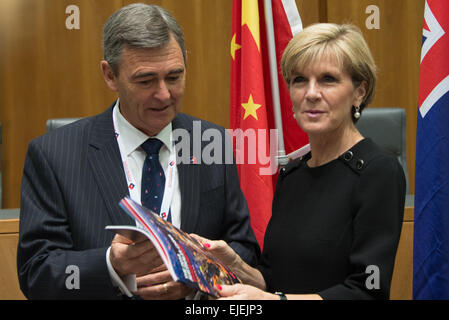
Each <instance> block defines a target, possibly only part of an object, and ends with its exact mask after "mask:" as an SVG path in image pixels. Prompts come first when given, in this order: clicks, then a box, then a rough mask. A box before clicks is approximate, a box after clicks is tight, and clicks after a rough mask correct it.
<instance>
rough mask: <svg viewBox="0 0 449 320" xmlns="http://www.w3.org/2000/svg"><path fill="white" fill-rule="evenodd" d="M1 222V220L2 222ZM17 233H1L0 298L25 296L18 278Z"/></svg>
mask: <svg viewBox="0 0 449 320" xmlns="http://www.w3.org/2000/svg"><path fill="white" fill-rule="evenodd" d="M0 223H1V222H0ZM18 239H19V236H18V234H17V233H11V234H0V257H2V263H0V283H1V285H0V300H23V299H25V296H24V295H23V293H22V291H20V288H19V281H18V279H17V265H16V252H17V242H18Z"/></svg>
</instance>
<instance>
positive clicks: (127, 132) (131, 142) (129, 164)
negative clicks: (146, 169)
mask: <svg viewBox="0 0 449 320" xmlns="http://www.w3.org/2000/svg"><path fill="white" fill-rule="evenodd" d="M119 103H120V102H119V100H117V103H116V104H115V106H114V109H113V111H112V118H113V122H114V128H115V132H116V134H119V136H120V142H121V143H119V149H120V154H121V157H122V160H123V164H124V166H123V167H124V170H126V168H127V169H128V172H125V176H126V177H127V179H128V180H132V183H133V185H134V186H133V188H132V189H130V190H129V191H130V192H129V193H130V197H131V199H133V200H134V201H136V202H137V203H140V192H141V187H142V186H141V178H142V169H143V164H144V161H145V157H146V153H145V151H144V150H143V149H142V147H141V145H142V143H144V142H145V141H146V140H147V139H148V138H150V137H149V136H147V135H146V134H145V133H143V132H142V131H140V130H139V129H137V128H135V127H134V126H133V125H131V124H130V123H129V122H128V121H127V120H126V119H125V117H123V115H122V114H121V113H120V108H119ZM154 138H157V139H159V140H161V141H162V143H163V146H162V147H161V150H160V151H159V162H160V163H161V166H162V169H163V170H164V173H165V176H166V177H167V173H168V161H169V158H170V155H172V154H173V153H176V150H175V145H174V143H173V142H172V141H173V139H172V124H171V122H170V123H169V124H168V125H167V126H166V127H164V128H163V129H162V130H161V131H160V132H159V133H158V134H157V135H156V136H154ZM129 182H130V181H128V185H129ZM173 183H174V189H173V198H172V201H171V206H170V210H171V219H172V224H173V225H174V226H176V227H178V228H179V227H180V225H181V190H180V188H179V176H178V175H175V177H174V181H173ZM123 214H126V213H125V212H123ZM109 251H110V247H109V249H108V250H107V252H106V262H107V265H108V269H109V273H110V275H111V278H112V280H113V283H114V284H116V285H117V286H118V287H119V288H120V289H121V290H122V292H123V293H125V294H126V295H127V296H129V297H131V296H132V293H131V292H132V291H135V290H137V288H136V282H135V279H136V277H135V275H131V276H128V277H126V278H125V279H121V278H120V277H119V276H118V275H117V273H116V272H115V270H114V269H113V268H112V265H111V262H110V259H109Z"/></svg>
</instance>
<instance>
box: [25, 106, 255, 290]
mask: <svg viewBox="0 0 449 320" xmlns="http://www.w3.org/2000/svg"><path fill="white" fill-rule="evenodd" d="M194 120H199V119H196V118H193V117H191V116H188V115H186V114H182V113H181V114H178V116H177V117H176V118H175V119H174V120H173V122H172V124H173V130H175V129H177V128H185V129H187V130H188V131H189V133H190V135H192V128H193V121H194ZM208 128H215V129H218V130H219V131H220V133H221V134H222V135H223V136H224V132H225V131H224V129H223V128H222V127H219V126H216V125H214V124H211V123H209V122H206V121H201V131H204V130H206V129H208ZM222 140H223V141H224V139H222ZM223 143H224V142H223ZM178 173H179V184H180V189H181V228H182V229H183V230H184V231H186V232H188V233H197V234H199V235H202V236H204V237H207V238H210V239H223V240H225V241H227V242H228V243H229V244H230V245H231V246H232V247H233V248H234V250H236V252H237V253H239V254H240V255H241V256H242V258H243V259H244V260H246V261H247V262H248V263H250V264H253V263H255V262H256V259H257V257H258V254H259V247H258V245H257V242H256V240H255V237H254V234H253V231H252V229H251V227H250V221H249V214H248V207H247V204H246V201H245V198H244V196H243V194H242V192H241V190H240V185H239V180H238V175H237V170H236V167H235V165H233V164H212V165H206V164H203V163H201V164H192V165H191V164H178ZM21 188H22V189H21V212H20V235H19V245H18V252H17V263H18V275H19V282H20V287H21V289H22V291H23V293H24V294H25V295H26V296H27V297H28V298H31V299H33V298H35V299H36V298H37V299H46V298H50V299H72V298H81V299H89V298H94V299H113V298H118V297H119V296H118V295H117V293H118V291H117V289H116V288H114V287H113V286H112V283H111V279H110V276H109V273H108V270H107V265H106V250H107V248H108V247H109V246H110V243H111V240H112V238H113V236H114V233H113V232H111V231H107V230H105V229H104V228H105V226H106V225H122V224H134V222H133V221H131V218H129V217H128V215H127V214H126V213H124V212H123V211H122V210H121V209H120V207H119V206H118V202H119V201H120V199H122V198H123V197H124V196H126V195H128V189H127V184H126V178H125V175H124V171H123V165H122V161H121V157H120V151H119V147H118V144H117V141H116V138H115V136H114V129H113V123H112V108H109V109H108V110H107V111H105V112H104V113H102V114H100V115H97V116H94V117H90V118H85V119H82V120H80V121H77V122H75V123H72V124H70V125H67V126H64V127H61V128H59V129H57V130H54V131H51V132H50V133H47V134H45V135H43V136H41V137H39V138H37V139H35V140H33V141H32V142H31V143H30V144H29V148H28V152H27V156H26V161H25V167H24V173H23V178H22V187H21ZM71 265H74V266H76V267H78V269H79V272H80V277H79V279H80V288H79V289H71V290H69V289H67V286H66V281H70V279H69V280H68V277H69V276H70V275H72V274H73V271H71V269H70V268H69V269H67V267H68V266H71ZM66 270H67V273H66Z"/></svg>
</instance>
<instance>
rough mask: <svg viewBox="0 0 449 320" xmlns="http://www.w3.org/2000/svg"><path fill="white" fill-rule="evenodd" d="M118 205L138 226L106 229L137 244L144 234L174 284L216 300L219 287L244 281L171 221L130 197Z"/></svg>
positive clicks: (108, 227) (109, 227)
mask: <svg viewBox="0 0 449 320" xmlns="http://www.w3.org/2000/svg"><path fill="white" fill-rule="evenodd" d="M119 205H120V207H121V208H122V209H123V210H124V211H125V212H126V213H127V214H129V215H130V216H131V217H132V218H133V219H134V220H135V221H136V222H137V226H131V225H129V226H128V225H127V226H106V229H108V230H112V231H115V232H116V233H118V234H120V235H122V236H124V237H126V238H127V239H129V240H131V241H136V242H137V241H139V240H141V239H142V235H145V236H146V237H147V238H148V239H149V240H150V241H151V242H152V243H153V245H154V247H155V248H156V249H157V251H158V253H159V255H160V258H161V259H162V261H163V262H164V264H165V266H166V267H167V269H168V271H169V272H170V275H171V276H172V278H173V280H174V281H180V282H182V283H184V284H185V285H186V286H188V287H190V288H193V289H196V290H200V291H202V292H204V293H207V294H209V295H211V296H213V297H218V296H219V294H218V291H217V289H216V288H215V286H216V285H223V284H228V285H231V284H235V283H240V282H241V281H240V280H239V279H238V278H237V276H236V275H235V274H234V273H233V272H232V271H231V270H230V269H229V268H228V267H227V266H226V265H224V264H223V263H221V262H220V261H219V260H218V259H217V258H215V257H213V256H212V255H211V254H210V253H208V252H206V251H205V250H204V249H203V246H202V245H201V243H199V242H198V241H197V240H196V239H195V238H193V237H192V236H190V235H189V234H187V233H185V232H184V231H182V230H180V229H178V228H176V227H175V226H173V225H172V224H171V223H170V222H168V221H166V220H164V219H162V218H161V217H159V216H158V215H156V214H155V213H153V212H152V211H150V210H149V209H147V208H145V207H142V206H141V205H140V204H138V203H137V202H135V201H133V200H132V199H130V198H128V197H126V198H123V199H122V200H121V201H120V203H119Z"/></svg>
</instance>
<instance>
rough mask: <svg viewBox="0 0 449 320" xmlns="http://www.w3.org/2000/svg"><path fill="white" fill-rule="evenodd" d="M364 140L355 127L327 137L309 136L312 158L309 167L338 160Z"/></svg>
mask: <svg viewBox="0 0 449 320" xmlns="http://www.w3.org/2000/svg"><path fill="white" fill-rule="evenodd" d="M362 139H363V136H362V135H361V134H360V132H359V131H358V130H357V129H356V128H355V127H353V128H348V129H347V130H344V131H343V132H332V133H329V134H326V135H309V143H310V149H311V152H312V157H311V158H310V159H309V160H308V162H307V164H308V166H309V167H318V166H321V165H323V164H326V163H328V162H330V161H332V160H334V159H337V158H338V157H339V156H340V155H342V154H343V153H344V152H346V151H347V150H349V149H350V148H351V147H353V146H354V145H355V144H356V143H358V142H359V141H360V140H362Z"/></svg>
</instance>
